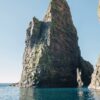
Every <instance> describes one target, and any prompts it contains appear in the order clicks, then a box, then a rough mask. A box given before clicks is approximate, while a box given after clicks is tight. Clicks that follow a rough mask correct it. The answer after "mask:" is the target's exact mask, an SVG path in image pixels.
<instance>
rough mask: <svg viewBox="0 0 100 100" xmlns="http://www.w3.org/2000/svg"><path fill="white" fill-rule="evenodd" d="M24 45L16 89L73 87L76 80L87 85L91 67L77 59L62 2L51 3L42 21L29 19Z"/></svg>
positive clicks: (73, 30)
mask: <svg viewBox="0 0 100 100" xmlns="http://www.w3.org/2000/svg"><path fill="white" fill-rule="evenodd" d="M25 43H26V47H25V51H24V57H23V71H22V76H21V81H20V86H22V87H29V86H33V85H34V86H37V87H77V86H78V82H79V81H82V82H79V84H80V83H82V84H83V86H88V85H89V83H90V81H91V74H92V72H93V66H92V65H91V64H90V63H89V62H87V61H85V60H84V59H83V58H82V57H81V53H80V48H79V46H78V36H77V31H76V28H75V26H74V25H73V21H72V17H71V13H70V9H69V6H68V4H67V2H66V0H52V1H51V3H50V5H49V8H48V10H47V13H46V15H45V17H44V20H43V21H39V20H38V19H36V18H33V20H32V22H30V24H29V27H28V29H27V31H26V42H25ZM77 69H79V70H78V71H77ZM77 73H79V74H77ZM80 73H81V74H80ZM77 75H78V77H79V79H77ZM80 77H81V79H80Z"/></svg>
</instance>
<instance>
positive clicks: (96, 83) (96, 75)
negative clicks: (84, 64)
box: [90, 57, 100, 89]
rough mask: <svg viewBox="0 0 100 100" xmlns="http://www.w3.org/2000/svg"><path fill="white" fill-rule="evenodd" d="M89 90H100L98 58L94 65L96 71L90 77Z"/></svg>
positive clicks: (99, 63)
mask: <svg viewBox="0 0 100 100" xmlns="http://www.w3.org/2000/svg"><path fill="white" fill-rule="evenodd" d="M90 88H93V89H100V57H99V59H98V62H97V64H96V69H95V71H94V73H93V75H92V81H91V84H90Z"/></svg>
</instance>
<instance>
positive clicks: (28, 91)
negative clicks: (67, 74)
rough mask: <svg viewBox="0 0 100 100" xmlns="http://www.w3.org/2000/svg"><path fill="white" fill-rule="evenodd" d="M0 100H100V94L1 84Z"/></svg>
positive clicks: (84, 90) (81, 90)
mask: <svg viewBox="0 0 100 100" xmlns="http://www.w3.org/2000/svg"><path fill="white" fill-rule="evenodd" d="M0 100H100V92H99V91H94V90H90V89H87V88H83V89H75V88H74V89H72V88H68V89H67V88H58V89H57V88H51V89H50V88H44V89H43V88H40V89H39V88H37V89H36V88H18V87H10V86H9V84H0Z"/></svg>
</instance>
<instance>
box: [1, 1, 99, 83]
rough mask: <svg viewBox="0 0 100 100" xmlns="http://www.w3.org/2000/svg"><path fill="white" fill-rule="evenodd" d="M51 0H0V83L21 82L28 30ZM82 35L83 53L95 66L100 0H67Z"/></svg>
mask: <svg viewBox="0 0 100 100" xmlns="http://www.w3.org/2000/svg"><path fill="white" fill-rule="evenodd" d="M49 2H50V0H0V83H9V82H10V83H11V82H18V81H19V80H20V76H21V72H22V68H23V65H22V59H23V52H24V47H25V43H24V41H25V33H26V29H27V27H28V24H29V22H30V21H31V20H32V18H33V17H34V16H36V17H37V18H38V19H39V20H42V19H43V17H44V15H45V12H46V10H47V7H48V5H49ZM67 2H68V4H69V6H70V9H71V13H72V18H73V22H74V25H75V27H76V29H77V34H78V37H79V42H78V43H79V46H80V49H81V55H82V57H83V58H84V59H86V60H88V61H90V62H91V63H92V64H93V65H94V67H95V65H96V62H97V59H98V57H99V55H100V44H99V43H100V23H99V21H98V17H97V6H98V0H67Z"/></svg>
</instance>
